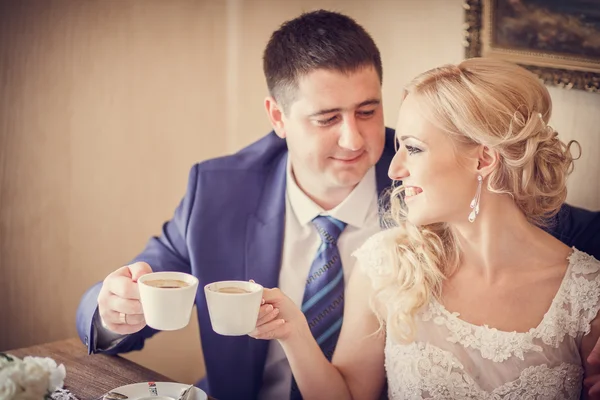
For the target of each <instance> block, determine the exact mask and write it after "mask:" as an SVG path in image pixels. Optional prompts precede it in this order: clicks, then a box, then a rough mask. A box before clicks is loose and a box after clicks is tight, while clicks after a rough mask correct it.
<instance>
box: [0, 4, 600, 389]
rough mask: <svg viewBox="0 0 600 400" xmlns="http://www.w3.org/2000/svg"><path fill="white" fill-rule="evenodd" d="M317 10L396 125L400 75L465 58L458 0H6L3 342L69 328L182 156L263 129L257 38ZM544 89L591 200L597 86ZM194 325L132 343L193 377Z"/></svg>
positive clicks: (152, 359)
mask: <svg viewBox="0 0 600 400" xmlns="http://www.w3.org/2000/svg"><path fill="white" fill-rule="evenodd" d="M317 6H319V7H323V8H329V9H334V10H338V11H342V12H345V13H347V14H349V15H351V16H354V17H355V18H356V19H357V20H358V21H359V22H360V23H362V24H363V25H364V26H365V27H366V28H367V29H368V30H369V31H370V32H371V33H372V35H373V37H374V38H375V40H376V42H377V43H378V44H379V46H380V49H381V51H382V55H383V62H384V70H385V72H384V75H385V77H384V100H385V117H386V122H387V124H388V125H389V126H393V125H394V124H395V118H396V115H395V114H396V112H397V108H398V105H399V97H398V95H397V94H398V93H399V91H400V88H401V86H402V84H403V83H405V82H406V81H407V80H408V79H410V78H411V77H412V76H414V75H415V74H417V73H419V72H421V71H423V70H425V69H427V68H430V67H434V66H437V65H439V64H442V63H446V62H456V61H459V60H460V59H461V58H462V55H463V49H462V47H461V46H462V37H463V36H462V31H461V30H462V18H463V9H462V2H461V1H460V0H379V1H374V0H364V1H359V0H354V1H350V0H340V1H331V0H320V1H316V0H314V1H313V0H310V1H308V0H306V1H299V0H288V1H286V2H282V1H277V0H227V1H225V0H223V1H217V0H214V1H213V0H204V1H201V0H196V1H192V0H189V1H182V0H172V1H162V0H90V1H75V0H71V1H68V0H38V1H33V0H20V1H14V0H0V277H1V278H0V279H1V281H2V285H1V286H0V350H3V349H8V348H14V347H20V346H27V345H30V344H34V343H40V342H46V341H50V340H57V339H62V338H66V337H72V336H75V335H76V331H75V327H74V319H75V310H76V307H77V304H78V301H79V298H80V296H81V295H82V293H83V291H84V290H85V289H86V288H87V287H89V286H90V285H91V284H92V283H94V282H96V281H99V280H101V279H103V278H104V277H105V276H106V275H107V274H108V273H109V272H110V271H112V270H114V269H115V268H117V267H119V266H121V265H123V264H125V263H126V262H127V261H128V260H129V259H130V258H131V257H132V256H133V255H135V254H136V253H137V252H138V251H139V250H141V248H142V247H143V246H144V244H145V242H146V240H147V238H148V236H149V235H153V234H157V233H158V232H159V229H160V226H161V224H162V222H163V221H164V220H165V219H167V218H169V217H170V215H171V214H172V212H173V209H174V208H175V206H176V205H177V203H178V201H179V199H180V197H181V196H182V195H183V192H184V189H185V183H186V180H187V173H188V170H189V167H190V166H191V165H192V163H194V162H196V161H198V160H202V159H206V158H208V157H214V156H218V155H221V154H225V153H227V152H232V151H235V150H238V149H239V148H241V147H243V146H244V145H246V144H248V143H250V142H251V141H253V140H255V139H257V138H258V137H260V136H261V135H263V134H264V133H266V132H267V131H268V129H269V125H268V122H267V119H266V117H265V114H264V111H263V106H262V100H263V97H264V95H265V94H266V89H265V84H264V80H263V77H262V72H261V53H262V49H263V47H264V45H265V44H266V41H267V40H268V38H269V35H270V33H271V32H272V31H273V30H274V29H276V28H277V26H278V25H279V24H280V23H281V22H282V21H283V20H285V19H289V18H292V17H294V16H296V15H297V14H298V13H300V12H301V11H305V10H310V9H313V8H314V7H317ZM550 90H551V94H552V96H553V99H554V102H555V107H554V108H555V112H554V117H553V119H552V124H553V125H554V126H555V127H556V128H557V129H558V130H559V132H560V133H561V135H562V136H563V137H564V138H565V139H577V140H578V141H580V143H581V144H582V146H583V148H584V155H583V157H582V159H581V160H580V161H579V162H578V164H577V167H576V170H575V173H574V175H573V177H572V179H571V182H570V193H569V201H570V202H572V203H574V204H576V205H580V206H585V207H588V208H594V209H600V185H599V184H598V176H600V162H598V160H597V155H598V152H599V151H600V113H599V112H598V110H600V95H598V94H596V95H594V94H589V93H584V92H578V91H566V90H563V89H559V88H551V89H550ZM197 337H198V328H197V326H196V324H195V321H193V323H192V324H190V327H189V328H188V329H186V330H183V331H180V332H175V333H163V334H161V335H158V336H157V337H156V338H154V339H152V340H150V341H149V343H148V346H147V347H146V349H144V350H143V351H142V352H139V353H136V354H133V355H131V356H130V357H131V358H133V359H135V360H137V361H139V362H141V363H143V364H146V365H148V366H150V367H151V368H154V369H157V370H160V371H162V372H163V373H166V374H167V375H169V376H171V377H172V378H175V379H177V380H180V381H185V382H192V381H194V380H195V379H197V378H198V377H200V376H201V375H202V374H203V365H202V362H201V352H200V349H199V344H198V340H197Z"/></svg>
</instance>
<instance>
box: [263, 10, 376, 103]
mask: <svg viewBox="0 0 600 400" xmlns="http://www.w3.org/2000/svg"><path fill="white" fill-rule="evenodd" d="M369 66H372V67H374V68H375V70H376V71H377V75H379V81H380V82H381V81H382V79H383V70H382V67H381V56H380V54H379V49H378V48H377V46H376V45H375V42H374V41H373V39H372V38H371V36H370V35H369V34H368V33H367V31H365V29H364V28H363V27H362V26H360V25H359V24H357V23H356V21H354V20H353V19H352V18H350V17H348V16H346V15H343V14H340V13H336V12H332V11H325V10H318V11H312V12H309V13H304V14H302V15H301V16H299V17H298V18H295V19H292V20H290V21H287V22H285V23H283V25H281V27H280V28H279V29H278V30H277V31H275V32H274V33H273V35H271V39H270V40H269V43H268V44H267V47H266V49H265V52H264V54H263V70H264V73H265V78H266V79H267V86H268V88H269V93H270V94H271V96H273V98H275V100H276V101H277V102H278V103H279V104H280V105H281V106H282V107H283V111H284V112H287V109H288V108H289V106H290V105H291V103H293V101H294V96H295V91H296V89H297V88H298V80H299V78H300V77H302V76H304V75H307V74H309V73H310V72H312V71H314V70H316V69H327V70H332V71H339V72H343V73H352V72H355V71H357V70H359V69H360V68H364V67H369Z"/></svg>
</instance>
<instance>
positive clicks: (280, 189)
mask: <svg viewBox="0 0 600 400" xmlns="http://www.w3.org/2000/svg"><path fill="white" fill-rule="evenodd" d="M286 162H287V154H285V155H284V156H283V157H281V159H280V160H278V161H277V165H276V167H275V168H273V170H272V172H271V173H270V174H269V176H268V177H267V181H266V182H265V186H264V191H263V193H262V196H261V200H260V202H259V204H260V208H259V209H257V211H256V213H255V214H254V215H252V216H250V217H249V219H248V225H247V229H246V257H245V278H246V280H248V279H254V280H255V281H256V282H257V283H259V284H261V285H263V286H264V287H266V288H272V287H276V286H277V285H278V283H279V271H280V269H281V257H282V253H283V237H284V225H285V187H286V186H285V185H286ZM249 347H250V352H249V353H250V354H248V356H249V357H251V359H252V364H253V367H252V371H249V372H250V374H248V375H249V376H252V377H253V381H252V382H251V383H250V382H249V383H250V384H251V385H252V390H251V392H250V393H254V394H255V395H256V394H258V388H259V387H260V384H261V381H262V375H263V370H264V365H265V360H266V356H267V349H268V342H267V341H263V340H254V339H250V343H249Z"/></svg>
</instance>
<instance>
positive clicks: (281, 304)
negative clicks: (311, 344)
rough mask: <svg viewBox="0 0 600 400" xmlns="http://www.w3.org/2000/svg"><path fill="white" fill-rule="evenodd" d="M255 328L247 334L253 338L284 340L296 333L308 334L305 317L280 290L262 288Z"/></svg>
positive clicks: (294, 335)
mask: <svg viewBox="0 0 600 400" xmlns="http://www.w3.org/2000/svg"><path fill="white" fill-rule="evenodd" d="M263 302H264V304H263V305H262V306H261V307H260V311H259V313H258V320H257V321H256V329H254V331H252V332H250V333H249V334H248V335H249V336H251V337H253V338H255V339H265V340H270V339H277V340H279V341H281V342H284V341H286V340H288V339H290V338H292V337H296V336H297V335H301V334H306V333H307V332H308V333H309V334H310V330H309V328H308V323H307V322H306V317H305V316H304V314H303V313H302V311H301V310H300V308H298V306H297V305H296V304H294V302H293V301H292V300H291V299H290V298H289V297H287V296H286V295H285V294H284V293H283V292H282V291H281V290H279V289H277V288H275V289H264V290H263Z"/></svg>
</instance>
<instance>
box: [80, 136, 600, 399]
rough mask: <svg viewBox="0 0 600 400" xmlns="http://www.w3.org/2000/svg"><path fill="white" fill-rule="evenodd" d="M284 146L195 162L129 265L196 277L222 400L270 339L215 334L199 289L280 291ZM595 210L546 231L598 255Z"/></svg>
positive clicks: (130, 345)
mask: <svg viewBox="0 0 600 400" xmlns="http://www.w3.org/2000/svg"><path fill="white" fill-rule="evenodd" d="M393 135H394V132H393V130H391V129H387V130H386V145H385V150H384V153H383V156H382V158H381V160H380V161H379V162H378V163H377V165H376V167H375V168H376V177H377V178H376V179H377V190H378V191H379V192H381V191H382V190H384V189H385V188H387V187H389V186H390V184H391V181H390V180H389V178H388V176H387V170H388V167H389V164H390V162H391V159H392V157H393V155H394V141H393ZM286 160H287V146H286V142H285V141H284V140H282V139H280V138H278V137H277V136H276V135H275V134H274V133H273V132H271V133H270V134H269V135H267V136H265V137H264V138H262V139H260V140H259V141H257V142H255V143H254V144H252V145H250V146H249V147H247V148H245V149H243V150H241V151H240V152H238V153H236V154H234V155H232V156H227V157H222V158H217V159H213V160H209V161H206V162H203V163H200V164H196V165H195V166H194V167H193V168H192V170H191V173H190V177H189V182H188V187H187V193H186V195H185V197H184V198H183V200H182V201H181V203H180V204H179V206H178V208H177V210H176V211H175V215H174V216H173V218H172V219H171V220H170V221H168V222H166V223H165V224H164V225H163V229H162V235H161V236H160V237H155V238H152V239H151V240H150V241H149V243H148V245H147V246H146V248H145V250H144V251H143V252H142V253H141V254H140V255H139V256H138V257H136V258H135V259H134V261H145V262H147V263H148V264H150V266H151V267H152V269H153V270H154V271H163V270H175V271H182V272H187V273H191V274H193V275H195V276H196V277H198V279H199V280H200V286H199V290H198V294H197V296H196V306H197V312H198V321H199V324H200V336H201V342H202V348H203V351H204V357H205V363H206V371H207V377H206V381H205V382H203V384H202V385H201V386H203V388H204V389H205V390H206V391H207V392H209V394H211V395H212V396H214V397H216V398H218V399H219V400H227V399H254V398H256V396H257V394H258V391H259V389H260V385H261V382H262V375H263V369H264V365H265V359H266V355H267V346H268V342H267V341H262V340H255V339H252V338H250V337H249V336H241V337H228V336H221V335H218V334H216V333H214V332H213V330H212V328H211V325H210V320H209V316H208V311H207V308H206V300H205V298H204V291H203V289H202V286H203V285H204V284H207V283H210V282H214V281H219V280H231V279H234V280H245V281H247V280H249V279H254V280H255V281H257V282H259V283H261V284H262V285H264V286H265V287H276V286H278V278H279V269H280V267H281V256H282V248H283V235H284V220H285V218H284V215H285V187H286ZM599 231H600V213H591V212H589V211H585V210H580V209H575V208H573V207H569V206H564V207H563V209H562V210H561V213H560V214H559V217H558V219H557V223H556V224H555V226H554V229H553V230H552V231H551V233H553V234H554V235H555V236H557V237H559V238H560V239H561V240H562V241H564V242H565V243H567V244H568V245H575V246H576V247H578V248H579V249H580V250H582V251H586V252H588V253H591V254H594V255H595V256H596V257H597V258H598V257H600V234H599ZM101 285H102V284H101V283H98V284H96V285H95V286H93V287H92V288H91V289H89V290H88V291H87V292H86V293H85V294H84V296H83V298H82V300H81V303H80V305H79V309H78V311H77V329H78V332H79V335H80V337H81V339H82V341H83V342H84V343H85V344H86V345H87V346H88V350H89V352H94V351H95V349H94V343H95V338H94V329H93V327H92V319H93V315H94V313H95V311H96V308H97V298H98V293H99V292H100V288H101ZM155 333H156V331H155V330H153V329H151V328H149V327H146V328H144V329H142V330H141V331H140V332H138V333H136V334H132V335H130V336H128V337H127V338H125V339H124V340H123V341H122V342H121V343H120V344H119V345H118V346H116V347H115V348H113V349H111V350H110V351H108V352H107V353H111V354H114V353H122V352H128V351H131V350H138V349H141V348H142V347H143V346H144V340H145V339H146V338H148V337H150V336H152V335H154V334H155Z"/></svg>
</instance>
